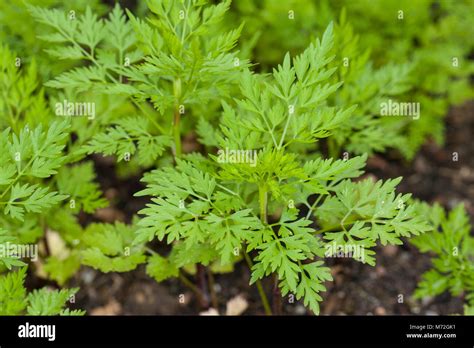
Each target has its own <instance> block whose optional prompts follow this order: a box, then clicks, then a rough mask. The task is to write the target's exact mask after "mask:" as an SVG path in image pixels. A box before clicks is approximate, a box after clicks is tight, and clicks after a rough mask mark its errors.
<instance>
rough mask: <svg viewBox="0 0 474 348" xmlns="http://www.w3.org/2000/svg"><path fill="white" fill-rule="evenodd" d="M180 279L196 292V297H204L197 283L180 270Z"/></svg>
mask: <svg viewBox="0 0 474 348" xmlns="http://www.w3.org/2000/svg"><path fill="white" fill-rule="evenodd" d="M179 280H181V282H182V283H183V284H184V285H185V286H187V287H188V288H189V289H190V290H191V291H192V292H194V294H195V295H196V297H197V298H198V299H200V298H202V297H203V295H202V293H201V290H199V289H198V288H197V287H196V285H194V284H193V282H192V281H190V280H189V279H188V278H186V276H185V275H184V274H183V272H182V271H179Z"/></svg>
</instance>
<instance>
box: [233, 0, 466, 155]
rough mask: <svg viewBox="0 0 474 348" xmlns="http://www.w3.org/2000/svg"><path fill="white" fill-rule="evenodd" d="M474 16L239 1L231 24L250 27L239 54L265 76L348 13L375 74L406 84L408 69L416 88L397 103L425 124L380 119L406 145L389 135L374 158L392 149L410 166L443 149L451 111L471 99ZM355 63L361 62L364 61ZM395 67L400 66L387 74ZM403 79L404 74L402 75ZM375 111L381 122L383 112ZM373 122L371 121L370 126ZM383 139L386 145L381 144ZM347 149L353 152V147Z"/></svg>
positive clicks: (427, 2) (395, 7)
mask: <svg viewBox="0 0 474 348" xmlns="http://www.w3.org/2000/svg"><path fill="white" fill-rule="evenodd" d="M472 11H473V4H472V1H469V0H467V1H456V2H453V1H435V0H423V1H415V2H413V1H410V0H403V1H399V0H375V1H373V0H364V1H346V0H336V1H298V0H290V1H279V2H275V1H259V2H255V1H249V0H243V1H238V2H235V3H234V6H233V7H232V15H233V16H234V18H235V19H236V20H238V21H240V20H242V19H244V20H245V21H246V23H247V25H246V28H245V29H246V30H244V31H243V33H242V35H243V38H244V39H243V40H241V41H242V42H243V45H244V46H243V47H242V49H243V50H245V51H246V52H249V53H253V54H254V58H255V60H256V61H257V62H259V63H260V64H261V66H262V69H263V70H264V71H268V70H270V69H271V67H272V66H274V65H275V64H276V63H277V62H278V60H279V57H280V56H281V55H282V54H283V53H284V52H286V51H290V52H292V53H295V54H296V53H299V52H301V51H302V50H303V49H304V48H305V47H306V45H307V43H308V42H310V41H311V40H312V39H313V38H314V37H315V36H317V35H318V34H320V33H321V32H322V31H323V29H324V27H325V26H326V25H327V23H329V22H330V21H335V20H336V19H337V18H338V17H339V15H340V13H341V12H345V13H347V19H348V22H349V24H350V25H351V26H352V27H353V28H354V32H355V33H356V34H357V35H358V36H359V38H360V40H359V42H358V46H359V47H360V48H361V49H362V52H364V51H365V50H370V55H369V59H370V60H371V61H373V66H374V68H376V69H378V68H380V69H382V70H385V72H386V73H388V74H390V69H392V71H393V73H395V74H396V75H395V76H393V77H392V78H394V79H395V80H396V79H397V78H403V74H404V73H403V72H402V71H401V70H400V67H402V66H405V65H407V64H409V65H411V68H412V69H410V71H409V80H410V84H409V87H411V88H409V89H404V90H403V89H402V90H399V92H398V93H397V98H396V99H397V100H399V101H402V102H417V103H419V104H420V117H419V118H418V119H416V120H412V119H410V118H407V117H382V119H383V120H381V121H385V122H388V124H387V125H383V123H384V122H379V123H380V124H381V127H379V128H378V129H379V130H380V129H384V130H386V129H390V132H391V133H392V134H393V133H394V135H395V137H396V138H397V139H401V140H397V141H393V142H392V143H390V141H389V140H388V139H389V138H390V136H387V137H385V138H384V137H377V138H374V140H375V141H376V142H379V144H380V145H383V146H382V147H378V148H375V149H374V150H375V151H378V152H380V151H383V150H384V149H385V147H389V148H395V149H397V150H399V151H400V152H401V153H402V154H403V155H404V157H406V158H407V159H412V158H413V157H414V156H415V154H416V153H417V151H418V150H419V149H420V147H421V146H422V145H423V144H424V143H425V142H426V141H427V140H428V139H434V140H435V141H436V142H437V143H438V144H440V145H441V144H443V141H444V136H443V133H444V117H445V115H446V114H447V111H448V109H449V107H450V106H453V105H459V104H461V103H463V102H465V101H466V100H469V99H470V98H472V96H473V95H474V94H473V93H474V92H473V89H472V85H471V83H470V80H469V79H470V75H471V74H472V71H473V64H472V61H471V60H469V55H470V54H471V52H472V49H473V48H474V41H473V40H472V38H473V37H474V33H473V29H472V25H471V24H470V23H471V22H472V20H471V18H470V14H471V13H472ZM314 18H318V20H314ZM352 44H355V43H352ZM356 57H358V58H359V60H361V55H360V54H359V55H356ZM352 63H353V62H352V59H351V64H352ZM393 64H398V65H399V67H398V68H397V67H396V66H393V67H391V68H389V67H390V65H393ZM400 72H402V75H400V76H397V75H398V74H399V73H400ZM405 73H406V72H405ZM381 74H382V72H381ZM368 77H369V80H368V79H366V80H365V81H364V80H361V81H362V82H363V83H368V82H369V81H370V80H372V81H373V83H374V84H378V83H379V82H378V81H377V80H378V78H377V77H374V76H371V75H368ZM368 85H369V86H370V83H368ZM350 91H352V89H350ZM386 97H387V95H386ZM372 112H376V113H375V115H380V108H379V109H378V110H377V109H375V110H372ZM372 118H373V116H372V117H369V120H367V121H366V122H369V123H370V122H372V123H373V121H372V120H371V119H372ZM382 133H383V134H385V133H384V132H382ZM374 134H376V133H372V136H374ZM369 135H370V134H369ZM384 140H385V141H386V142H387V143H386V144H383V141H384ZM347 145H349V146H351V142H350V141H349V142H348V143H347ZM347 145H346V144H344V147H345V146H347Z"/></svg>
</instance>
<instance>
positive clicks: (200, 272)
mask: <svg viewBox="0 0 474 348" xmlns="http://www.w3.org/2000/svg"><path fill="white" fill-rule="evenodd" d="M196 283H197V284H198V287H199V290H200V291H201V294H202V296H201V299H200V300H201V301H200V302H201V303H200V305H201V307H202V308H204V309H208V308H209V302H210V301H209V294H208V291H207V290H208V289H207V282H206V267H204V265H202V264H200V263H198V264H197V265H196Z"/></svg>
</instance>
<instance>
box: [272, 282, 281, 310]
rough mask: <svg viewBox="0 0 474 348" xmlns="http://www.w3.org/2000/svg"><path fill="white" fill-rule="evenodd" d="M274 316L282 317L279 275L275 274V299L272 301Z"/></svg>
mask: <svg viewBox="0 0 474 348" xmlns="http://www.w3.org/2000/svg"><path fill="white" fill-rule="evenodd" d="M272 305H273V306H272V307H273V314H275V315H281V314H282V305H281V291H280V288H279V287H278V275H277V274H276V273H275V274H274V275H273V299H272Z"/></svg>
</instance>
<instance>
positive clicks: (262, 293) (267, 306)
mask: <svg viewBox="0 0 474 348" xmlns="http://www.w3.org/2000/svg"><path fill="white" fill-rule="evenodd" d="M244 257H245V261H247V265H248V266H249V268H250V270H252V267H253V262H252V260H251V259H250V256H249V255H248V254H247V253H246V252H245V251H244ZM255 284H256V285H257V289H258V294H259V295H260V299H261V300H262V304H263V308H264V309H265V314H266V315H272V310H271V308H270V303H269V302H268V298H267V295H266V294H265V291H264V290H263V286H262V282H261V281H260V280H257V281H256V282H255Z"/></svg>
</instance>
